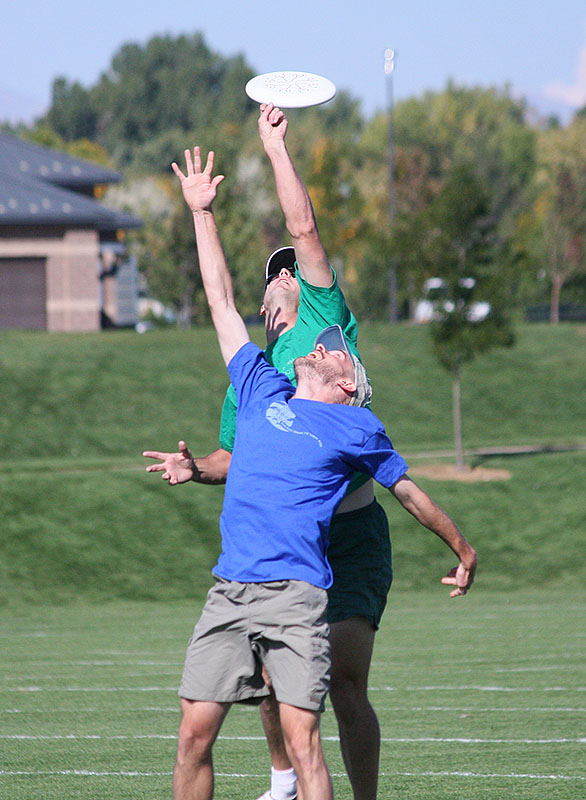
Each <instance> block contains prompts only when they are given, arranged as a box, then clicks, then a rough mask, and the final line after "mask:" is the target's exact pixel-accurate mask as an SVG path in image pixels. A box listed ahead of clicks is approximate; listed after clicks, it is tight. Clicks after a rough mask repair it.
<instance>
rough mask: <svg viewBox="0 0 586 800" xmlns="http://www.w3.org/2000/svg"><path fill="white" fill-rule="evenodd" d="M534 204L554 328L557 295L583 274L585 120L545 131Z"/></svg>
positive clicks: (585, 240)
mask: <svg viewBox="0 0 586 800" xmlns="http://www.w3.org/2000/svg"><path fill="white" fill-rule="evenodd" d="M539 164H540V170H539V172H538V174H537V187H538V190H537V199H536V203H535V206H534V209H535V213H536V214H537V216H538V219H539V222H540V229H541V245H542V253H543V266H544V269H545V271H546V273H547V274H548V276H549V278H550V281H551V302H550V321H551V322H552V323H557V322H559V307H560V297H561V291H562V288H563V287H564V285H565V284H566V283H567V282H568V281H569V280H570V279H571V278H573V277H576V276H578V275H584V274H586V117H585V116H583V115H580V114H578V115H576V117H575V118H574V120H573V121H572V123H571V124H570V125H569V126H568V127H567V128H559V129H553V130H548V131H545V132H544V133H543V134H542V137H541V141H540V148H539Z"/></svg>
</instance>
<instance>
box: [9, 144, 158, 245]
mask: <svg viewBox="0 0 586 800" xmlns="http://www.w3.org/2000/svg"><path fill="white" fill-rule="evenodd" d="M119 180H120V175H119V174H118V173H117V172H114V171H113V170H110V169H105V168H104V167H101V166H99V165H97V164H91V163H90V162H87V161H82V160H81V159H77V158H72V157H71V156H67V155H65V154H64V153H59V152H58V151H57V150H50V149H49V148H47V147H39V146H38V145H35V144H32V143H30V142H24V141H22V140H21V139H18V138H17V137H15V136H10V135H9V134H5V133H0V226H5V225H66V226H68V227H70V226H77V225H82V226H87V227H91V228H97V229H98V230H100V231H113V230H118V229H128V228H139V227H141V226H142V222H141V221H140V220H139V219H137V218H136V217H133V216H131V215H130V214H125V213H123V212H120V211H116V210H114V209H110V208H106V207H105V206H103V205H100V203H97V202H96V201H95V200H93V199H91V197H87V196H85V195H84V194H81V193H80V190H82V189H86V190H87V189H88V188H91V187H93V186H95V185H96V184H104V183H115V182H118V181H119ZM75 189H77V190H78V191H75Z"/></svg>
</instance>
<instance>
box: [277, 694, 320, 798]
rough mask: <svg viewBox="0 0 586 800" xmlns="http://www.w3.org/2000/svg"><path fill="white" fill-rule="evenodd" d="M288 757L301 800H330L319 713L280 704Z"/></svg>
mask: <svg viewBox="0 0 586 800" xmlns="http://www.w3.org/2000/svg"><path fill="white" fill-rule="evenodd" d="M279 713H280V718H281V727H282V729H283V736H284V739H285V743H286V746H287V753H288V754H289V758H290V759H291V763H292V764H293V766H294V767H295V772H296V773H297V781H298V791H299V796H300V797H301V798H303V800H333V792H332V781H331V780H330V774H329V772H328V768H327V767H326V763H325V761H324V754H323V750H322V746H321V739H320V735H319V721H320V716H321V715H320V713H319V712H317V711H308V710H307V709H305V708H297V707H296V706H290V705H288V704H287V703H279Z"/></svg>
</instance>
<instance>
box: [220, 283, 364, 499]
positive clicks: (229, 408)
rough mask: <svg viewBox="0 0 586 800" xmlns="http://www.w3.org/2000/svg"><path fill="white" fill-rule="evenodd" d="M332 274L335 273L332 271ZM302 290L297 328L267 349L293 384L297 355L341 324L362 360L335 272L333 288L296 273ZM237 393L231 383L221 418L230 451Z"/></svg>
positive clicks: (356, 481)
mask: <svg viewBox="0 0 586 800" xmlns="http://www.w3.org/2000/svg"><path fill="white" fill-rule="evenodd" d="M332 271H333V270H332ZM297 279H298V281H299V285H300V288H301V291H300V295H299V312H298V316H297V322H296V323H295V325H294V326H293V327H292V328H291V329H290V330H288V331H285V333H282V334H281V335H280V336H279V337H277V339H275V341H274V342H271V344H270V345H268V347H267V348H266V350H265V356H266V359H267V361H268V362H269V364H272V365H273V366H274V367H276V368H277V369H278V370H279V371H280V372H284V373H285V375H286V376H287V377H288V378H289V380H290V381H291V382H292V383H295V371H294V368H293V362H294V360H295V359H296V358H297V357H298V356H305V355H307V354H308V353H310V352H311V351H312V350H313V345H314V342H315V337H316V336H317V335H318V333H320V331H322V330H323V329H324V328H327V326H328V325H340V326H341V328H342V330H343V331H344V335H345V337H346V340H347V341H348V345H349V347H350V350H351V351H352V352H353V353H354V354H355V355H356V356H358V358H360V353H359V352H358V349H357V347H356V342H357V339H358V324H357V322H356V318H355V317H354V314H352V312H351V311H350V309H349V308H348V306H347V305H346V298H345V297H344V294H343V292H342V290H341V289H340V287H339V286H338V279H337V277H336V273H335V272H334V281H333V283H332V285H331V286H329V287H327V288H324V287H323V286H312V285H311V284H309V283H307V281H305V280H303V278H302V277H301V276H300V275H299V273H297ZM236 409H237V403H236V394H235V392H234V387H233V386H232V384H230V386H229V387H228V390H227V392H226V397H225V398H224V405H223V407H222V418H221V421H220V437H219V439H220V447H221V448H222V449H224V450H227V451H228V452H230V453H231V452H232V450H233V448H234V437H235V434H236ZM367 480H368V476H367V475H363V474H362V473H356V474H355V475H354V477H353V478H352V481H351V482H350V485H349V487H348V493H350V492H353V491H355V490H356V489H358V487H359V486H362V484H364V483H366V481H367Z"/></svg>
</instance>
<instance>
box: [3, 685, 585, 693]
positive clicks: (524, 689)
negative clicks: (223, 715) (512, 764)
mask: <svg viewBox="0 0 586 800" xmlns="http://www.w3.org/2000/svg"><path fill="white" fill-rule="evenodd" d="M175 691H177V687H176V686H47V687H44V686H7V687H5V688H2V689H0V694H2V692H175ZM368 691H369V692H462V691H475V692H585V691H586V686H544V687H535V686H404V687H396V686H369V687H368Z"/></svg>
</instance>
